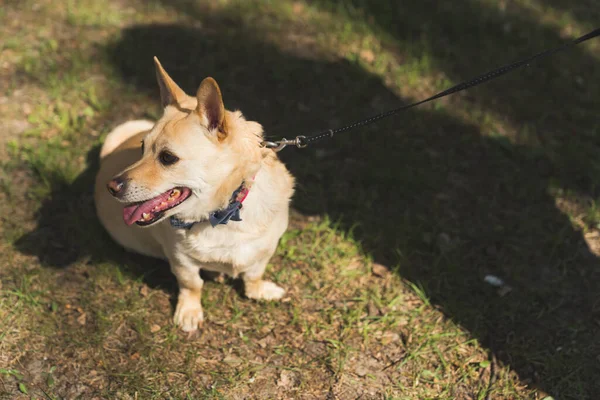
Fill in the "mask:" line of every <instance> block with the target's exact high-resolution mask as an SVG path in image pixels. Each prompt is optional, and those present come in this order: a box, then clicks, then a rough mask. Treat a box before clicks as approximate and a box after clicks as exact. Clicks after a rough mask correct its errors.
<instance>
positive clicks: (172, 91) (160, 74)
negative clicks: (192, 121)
mask: <svg viewBox="0 0 600 400" xmlns="http://www.w3.org/2000/svg"><path fill="white" fill-rule="evenodd" d="M154 65H155V66H156V80H157V81H158V87H159V88H160V102H161V104H162V106H163V108H164V107H166V106H170V105H180V104H181V103H182V102H183V101H184V99H185V98H186V97H187V95H186V94H185V92H184V91H183V90H182V89H181V88H180V87H179V86H178V85H177V84H176V83H175V81H174V80H173V79H171V77H170V76H169V74H167V71H165V69H164V68H163V67H162V65H161V64H160V61H158V58H156V57H154Z"/></svg>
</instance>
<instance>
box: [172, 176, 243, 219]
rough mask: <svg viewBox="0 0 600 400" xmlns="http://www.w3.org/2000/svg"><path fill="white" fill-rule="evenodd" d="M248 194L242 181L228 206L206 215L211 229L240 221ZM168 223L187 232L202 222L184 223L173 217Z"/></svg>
mask: <svg viewBox="0 0 600 400" xmlns="http://www.w3.org/2000/svg"><path fill="white" fill-rule="evenodd" d="M252 179H254V178H252ZM248 192H250V187H249V186H248V185H247V184H246V182H245V181H242V184H241V185H240V186H239V187H238V188H237V189H236V190H235V191H234V192H233V194H232V195H231V199H230V200H229V205H228V206H227V207H225V208H223V209H220V210H216V211H212V212H210V213H209V214H208V221H209V222H210V224H211V225H212V227H213V228H214V227H215V226H217V225H227V223H228V222H229V220H232V221H241V220H242V219H241V218H240V210H241V209H242V203H243V202H244V200H246V197H247V196H248ZM169 222H170V223H171V226H172V227H173V228H176V229H187V230H189V229H192V227H193V226H194V225H196V224H197V223H198V222H203V221H196V222H184V221H182V220H180V219H179V218H177V217H176V216H174V215H173V216H171V218H170V219H169Z"/></svg>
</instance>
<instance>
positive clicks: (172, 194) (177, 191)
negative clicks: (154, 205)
mask: <svg viewBox="0 0 600 400" xmlns="http://www.w3.org/2000/svg"><path fill="white" fill-rule="evenodd" d="M180 194H181V191H180V190H179V189H173V191H172V192H171V196H170V197H173V198H175V197H179V195H180Z"/></svg>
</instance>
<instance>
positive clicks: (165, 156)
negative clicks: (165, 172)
mask: <svg viewBox="0 0 600 400" xmlns="http://www.w3.org/2000/svg"><path fill="white" fill-rule="evenodd" d="M158 159H159V160H160V162H161V163H162V164H163V165H172V164H175V163H176V162H177V161H179V157H177V156H176V155H175V154H173V153H170V152H168V151H166V150H163V151H161V152H160V154H159V155H158Z"/></svg>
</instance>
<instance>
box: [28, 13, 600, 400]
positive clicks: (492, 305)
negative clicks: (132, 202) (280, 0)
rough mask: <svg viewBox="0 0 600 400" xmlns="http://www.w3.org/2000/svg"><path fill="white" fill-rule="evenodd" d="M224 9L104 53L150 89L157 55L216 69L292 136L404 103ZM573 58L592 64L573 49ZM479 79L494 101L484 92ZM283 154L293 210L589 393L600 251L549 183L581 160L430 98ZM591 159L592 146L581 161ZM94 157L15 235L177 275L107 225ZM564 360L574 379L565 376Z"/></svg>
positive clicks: (347, 68)
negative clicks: (468, 118)
mask: <svg viewBox="0 0 600 400" xmlns="http://www.w3.org/2000/svg"><path fill="white" fill-rule="evenodd" d="M407 7H409V6H407ZM214 18H215V21H214V26H215V27H216V28H214V29H216V31H214V30H212V28H211V27H210V26H208V27H207V28H206V29H196V28H186V27H181V26H165V25H141V26H135V27H131V28H128V29H126V30H125V31H124V32H123V34H122V35H121V38H120V39H119V40H118V41H117V42H116V43H114V45H112V46H111V47H109V48H108V52H109V55H110V56H111V57H112V60H113V61H114V64H115V65H116V67H117V68H118V70H119V71H120V72H121V73H122V76H123V80H124V81H127V82H129V83H133V84H135V85H136V87H137V88H139V89H140V90H143V91H145V92H147V93H148V96H150V97H151V98H153V99H154V98H157V95H158V91H157V89H156V83H155V78H154V71H153V69H152V64H151V60H152V56H154V55H157V56H158V57H159V58H160V59H161V61H162V62H163V65H164V66H165V68H166V69H167V71H169V73H170V74H171V76H172V77H173V78H174V79H175V81H177V82H178V83H179V84H180V85H181V86H182V87H183V88H184V89H186V91H187V92H188V93H194V92H195V89H196V87H197V85H198V83H199V82H200V80H201V79H202V78H203V77H204V76H206V75H212V76H214V77H215V78H216V79H217V81H218V82H219V83H220V85H221V89H222V91H223V94H224V101H225V105H226V107H228V108H230V109H233V108H239V109H241V110H242V111H243V112H244V114H245V115H246V116H247V117H248V118H249V119H253V120H257V121H259V122H261V123H262V124H263V125H264V126H265V128H266V132H267V134H274V133H278V134H280V135H281V136H287V137H293V136H294V135H295V134H301V133H305V132H310V131H313V130H317V129H319V128H324V127H328V126H337V125H339V124H341V123H343V122H346V121H347V120H355V119H356V118H357V116H363V115H364V116H367V115H370V114H372V113H374V112H377V111H380V110H381V109H388V108H392V107H395V106H397V105H398V104H400V103H401V102H402V99H400V98H399V97H398V96H396V95H395V94H394V93H393V92H391V91H390V90H388V89H387V88H386V86H385V85H384V84H382V82H381V81H380V80H379V79H378V78H376V77H374V76H373V75H371V74H369V73H367V72H365V70H364V69H363V68H362V67H361V66H360V65H358V64H355V63H350V62H346V61H333V62H324V61H319V60H311V59H308V58H299V57H296V56H293V55H291V54H288V53H287V52H285V51H283V50H282V49H280V48H277V47H275V46H274V45H271V44H267V43H265V41H264V40H263V39H262V38H260V37H257V34H256V27H254V28H249V27H248V28H246V29H245V30H244V28H243V22H241V21H237V22H239V24H240V26H242V27H241V28H240V27H238V28H237V30H238V33H237V34H234V33H230V32H225V31H226V30H223V27H224V26H227V24H231V21H230V20H225V22H227V23H225V22H223V21H221V20H219V19H218V18H219V16H214ZM226 18H232V16H231V15H229V16H227V17H226ZM219 29H221V30H219ZM240 30H241V33H240V32H239V31H240ZM215 32H216V33H215ZM532 40H533V39H532ZM464 56H465V59H466V58H467V57H466V56H467V55H464ZM572 57H573V59H574V60H577V61H578V62H579V63H581V64H582V65H589V64H591V63H593V61H592V60H590V59H589V57H587V56H585V55H584V54H583V53H581V52H579V51H575V52H574V53H573V54H572ZM554 72H555V73H557V72H556V71H554ZM549 73H552V71H550V72H549ZM534 84H535V85H537V84H540V85H541V83H539V82H537V81H536V82H534ZM545 85H546V84H545ZM346 88H352V89H351V90H346ZM554 89H555V88H554V87H553V86H552V84H547V85H546V86H545V91H546V92H548V91H549V92H552V91H553V90H554ZM556 90H557V91H558V92H559V93H562V94H564V91H563V89H562V87H561V88H560V90H559V89H558V88H557V89H556ZM480 93H482V94H483V97H484V99H486V100H487V101H489V96H490V95H489V94H488V92H486V91H482V92H480ZM290 99H294V100H290ZM484 103H486V104H487V102H484ZM132 117H134V116H132ZM288 127H293V131H289V130H287V129H288ZM549 135H550V133H549ZM551 139H556V140H560V138H559V137H555V138H551ZM281 155H282V157H283V159H284V161H285V162H286V163H287V164H288V166H289V167H290V169H291V170H292V172H293V173H294V175H296V177H297V179H298V188H297V192H296V196H295V199H294V206H295V207H296V208H297V209H299V210H300V211H301V212H303V213H306V214H327V215H330V216H331V217H332V218H333V219H334V220H336V221H340V226H341V228H342V229H344V230H347V231H349V232H350V231H351V232H352V234H353V235H354V237H355V238H356V239H357V240H358V241H359V242H360V243H362V245H363V248H364V249H365V251H366V252H368V253H369V254H371V255H372V257H373V258H374V260H375V261H378V262H382V263H385V264H386V265H389V266H392V267H396V269H395V270H396V271H397V272H398V273H399V274H401V275H402V276H403V277H405V278H407V279H410V280H412V281H413V282H416V283H418V284H420V285H422V286H423V288H424V290H425V292H426V293H427V295H428V296H429V297H430V298H431V300H432V302H433V303H435V304H437V305H439V306H440V308H441V309H442V310H443V311H444V313H445V314H446V315H447V316H448V317H449V318H451V319H453V320H454V321H455V322H456V323H457V324H460V325H461V326H463V327H464V328H465V329H468V330H469V331H470V333H471V334H472V335H473V336H475V337H476V338H478V339H479V340H480V341H481V342H483V343H484V344H485V345H486V346H488V347H489V348H490V349H491V350H492V351H493V352H495V354H496V355H497V356H498V358H499V359H500V360H502V361H503V362H506V363H508V364H510V365H511V367H512V368H513V369H515V370H516V371H517V372H518V373H519V374H520V375H521V376H523V377H528V378H530V379H532V380H533V381H534V382H535V383H536V384H538V385H539V386H541V387H542V388H543V389H544V390H546V391H554V390H559V391H560V390H563V391H564V390H566V388H567V387H569V390H571V393H572V392H573V391H579V393H581V394H582V397H581V398H583V397H585V396H584V394H586V393H592V392H593V390H595V389H598V383H597V376H600V367H599V364H598V362H597V360H596V357H597V355H598V350H599V348H598V344H597V343H596V342H597V341H596V338H597V336H598V334H599V333H600V331H599V328H598V324H597V321H598V319H599V318H600V314H599V313H600V311H599V310H598V307H597V304H598V303H599V302H598V300H599V298H598V296H599V294H600V284H599V283H598V282H600V280H599V279H598V278H600V268H599V263H598V259H597V258H596V257H595V256H594V255H593V254H591V253H590V251H589V249H588V246H587V245H586V242H585V241H584V238H583V236H582V234H581V232H579V231H577V230H575V229H574V228H573V226H572V224H571V221H570V220H569V217H568V216H566V215H565V214H563V212H561V211H560V210H559V209H558V208H557V206H556V202H555V198H554V197H553V196H552V195H550V194H549V193H548V188H549V187H551V186H552V184H553V183H554V184H555V182H556V181H557V180H558V182H559V186H561V187H567V188H568V187H575V186H576V188H577V189H578V190H580V189H581V187H585V186H586V185H587V184H588V183H589V182H581V184H579V183H578V184H577V185H573V183H572V180H571V179H569V177H568V176H565V175H564V174H563V171H562V169H561V168H562V166H563V165H567V164H569V163H570V161H573V160H571V159H569V158H566V157H565V158H561V159H555V158H552V157H549V156H548V155H547V154H546V153H545V152H544V151H543V149H542V150H539V149H532V148H530V147H528V146H519V145H514V144H512V143H511V142H509V141H508V140H505V139H503V138H502V137H491V136H486V135H483V134H482V132H481V131H480V129H479V127H478V126H475V125H471V124H469V123H466V122H464V121H463V120H461V119H459V118H457V117H456V116H455V115H453V114H452V113H451V112H448V111H445V110H444V109H443V108H440V109H437V110H433V109H431V108H427V107H424V108H419V109H415V110H411V111H410V112H407V113H404V114H402V115H401V116H398V117H397V118H395V119H393V120H389V121H382V122H381V123H380V124H379V125H378V126H377V127H376V128H368V129H362V130H357V131H355V132H352V133H349V134H348V135H347V136H345V137H344V136H340V137H337V138H335V139H334V140H332V141H330V142H329V143H323V145H320V146H318V147H317V146H315V147H314V148H309V149H305V150H302V151H298V150H294V149H290V150H286V151H284V152H283V153H281ZM592 165H595V164H594V163H593V160H591V159H589V158H585V157H584V158H583V159H578V160H577V164H576V166H579V167H581V168H587V167H590V166H592ZM571 168H574V167H571ZM96 171H97V149H94V150H93V151H91V152H90V153H89V154H88V168H87V169H86V170H85V171H84V172H83V173H82V174H81V175H80V176H79V178H78V179H77V180H76V181H75V182H74V183H73V184H71V185H69V186H66V187H57V188H55V190H53V193H52V196H51V197H50V198H49V200H48V201H47V202H45V203H44V204H43V206H42V208H41V209H40V211H39V216H38V227H37V228H36V230H34V231H33V232H30V233H28V234H27V235H25V236H23V237H22V238H21V239H20V240H19V241H18V243H17V246H18V248H19V249H21V250H22V251H23V252H26V253H29V254H35V255H37V256H38V257H39V258H40V259H41V260H42V262H43V263H44V264H45V265H50V266H54V267H64V266H67V265H70V264H71V263H72V262H74V261H75V260H77V259H79V258H81V257H91V259H92V260H94V261H95V262H103V261H107V260H109V261H113V262H115V263H117V264H119V265H123V264H127V265H128V267H129V268H130V269H129V270H130V271H131V272H132V273H133V274H135V275H137V276H144V279H145V280H146V281H147V282H148V283H149V284H150V285H152V286H153V287H166V288H168V290H171V291H172V290H174V287H175V281H174V279H173V278H172V277H171V276H170V273H169V272H168V268H167V266H166V263H164V262H161V261H155V260H151V259H146V258H142V257H139V256H135V255H131V254H129V253H126V252H125V251H123V250H121V249H119V247H118V246H117V245H115V244H114V243H113V242H112V241H111V240H110V238H109V237H108V235H107V234H106V233H105V232H104V231H103V229H102V228H101V227H100V225H99V223H98V222H97V220H96V217H95V212H94V207H93V196H92V188H93V181H94V175H95V173H96ZM583 193H584V194H591V191H587V192H586V191H583ZM149 271H152V272H151V273H149ZM486 274H493V275H498V276H500V277H502V278H504V279H505V280H506V281H507V282H508V283H509V284H510V285H511V286H512V289H513V290H512V292H510V293H508V294H505V295H504V296H500V295H498V294H497V293H496V292H495V291H494V290H493V289H492V288H491V287H488V286H486V284H485V283H483V277H484V276H485V275H486ZM548 365H552V368H550V369H549V368H548ZM557 371H559V372H560V374H562V375H563V376H565V377H570V378H568V379H571V380H572V381H569V382H567V381H565V380H564V379H563V380H561V379H558V378H556V376H555V375H553V374H556V373H557Z"/></svg>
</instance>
